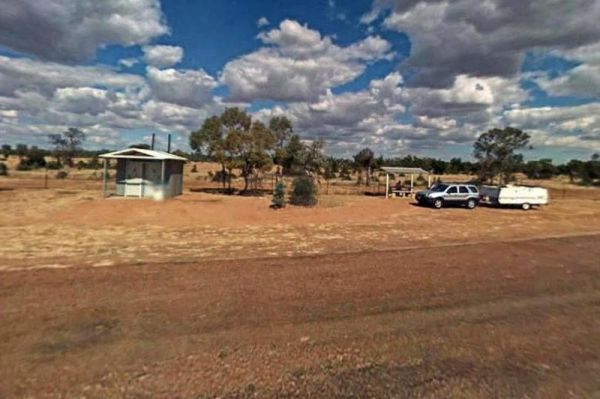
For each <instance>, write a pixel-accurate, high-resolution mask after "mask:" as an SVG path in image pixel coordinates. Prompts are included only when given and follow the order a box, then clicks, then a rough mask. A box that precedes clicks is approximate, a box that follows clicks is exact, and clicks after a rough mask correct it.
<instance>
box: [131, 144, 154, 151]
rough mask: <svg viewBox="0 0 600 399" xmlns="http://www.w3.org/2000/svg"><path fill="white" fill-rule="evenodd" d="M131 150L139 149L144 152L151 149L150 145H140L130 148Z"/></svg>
mask: <svg viewBox="0 0 600 399" xmlns="http://www.w3.org/2000/svg"><path fill="white" fill-rule="evenodd" d="M129 148H139V149H142V150H149V149H151V147H150V145H148V144H146V143H139V144H132V145H130V146H129Z"/></svg>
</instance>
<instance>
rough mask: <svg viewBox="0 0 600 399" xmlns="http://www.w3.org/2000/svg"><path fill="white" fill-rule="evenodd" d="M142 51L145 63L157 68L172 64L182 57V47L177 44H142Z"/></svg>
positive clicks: (179, 60)
mask: <svg viewBox="0 0 600 399" xmlns="http://www.w3.org/2000/svg"><path fill="white" fill-rule="evenodd" d="M142 51H143V52H144V61H146V64H148V65H151V66H155V67H158V68H164V67H170V66H173V65H175V64H178V63H179V62H181V60H182V59H183V49H182V48H181V47H179V46H168V45H162V44H161V45H156V46H143V47H142Z"/></svg>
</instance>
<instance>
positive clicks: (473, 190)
mask: <svg viewBox="0 0 600 399" xmlns="http://www.w3.org/2000/svg"><path fill="white" fill-rule="evenodd" d="M468 187H469V191H471V192H472V193H473V194H477V193H478V192H479V191H478V190H477V187H475V186H468Z"/></svg>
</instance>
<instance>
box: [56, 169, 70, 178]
mask: <svg viewBox="0 0 600 399" xmlns="http://www.w3.org/2000/svg"><path fill="white" fill-rule="evenodd" d="M67 176H69V173H68V172H67V171H66V170H59V171H58V173H56V178H57V179H66V178H67Z"/></svg>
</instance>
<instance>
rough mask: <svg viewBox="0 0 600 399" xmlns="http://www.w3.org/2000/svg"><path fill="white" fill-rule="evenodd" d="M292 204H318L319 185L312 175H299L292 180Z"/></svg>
mask: <svg viewBox="0 0 600 399" xmlns="http://www.w3.org/2000/svg"><path fill="white" fill-rule="evenodd" d="M290 204H292V205H301V206H313V205H316V204H317V185H316V184H315V180H314V179H313V178H312V177H310V176H299V177H296V178H295V179H294V181H293V182H292V194H291V196H290Z"/></svg>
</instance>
